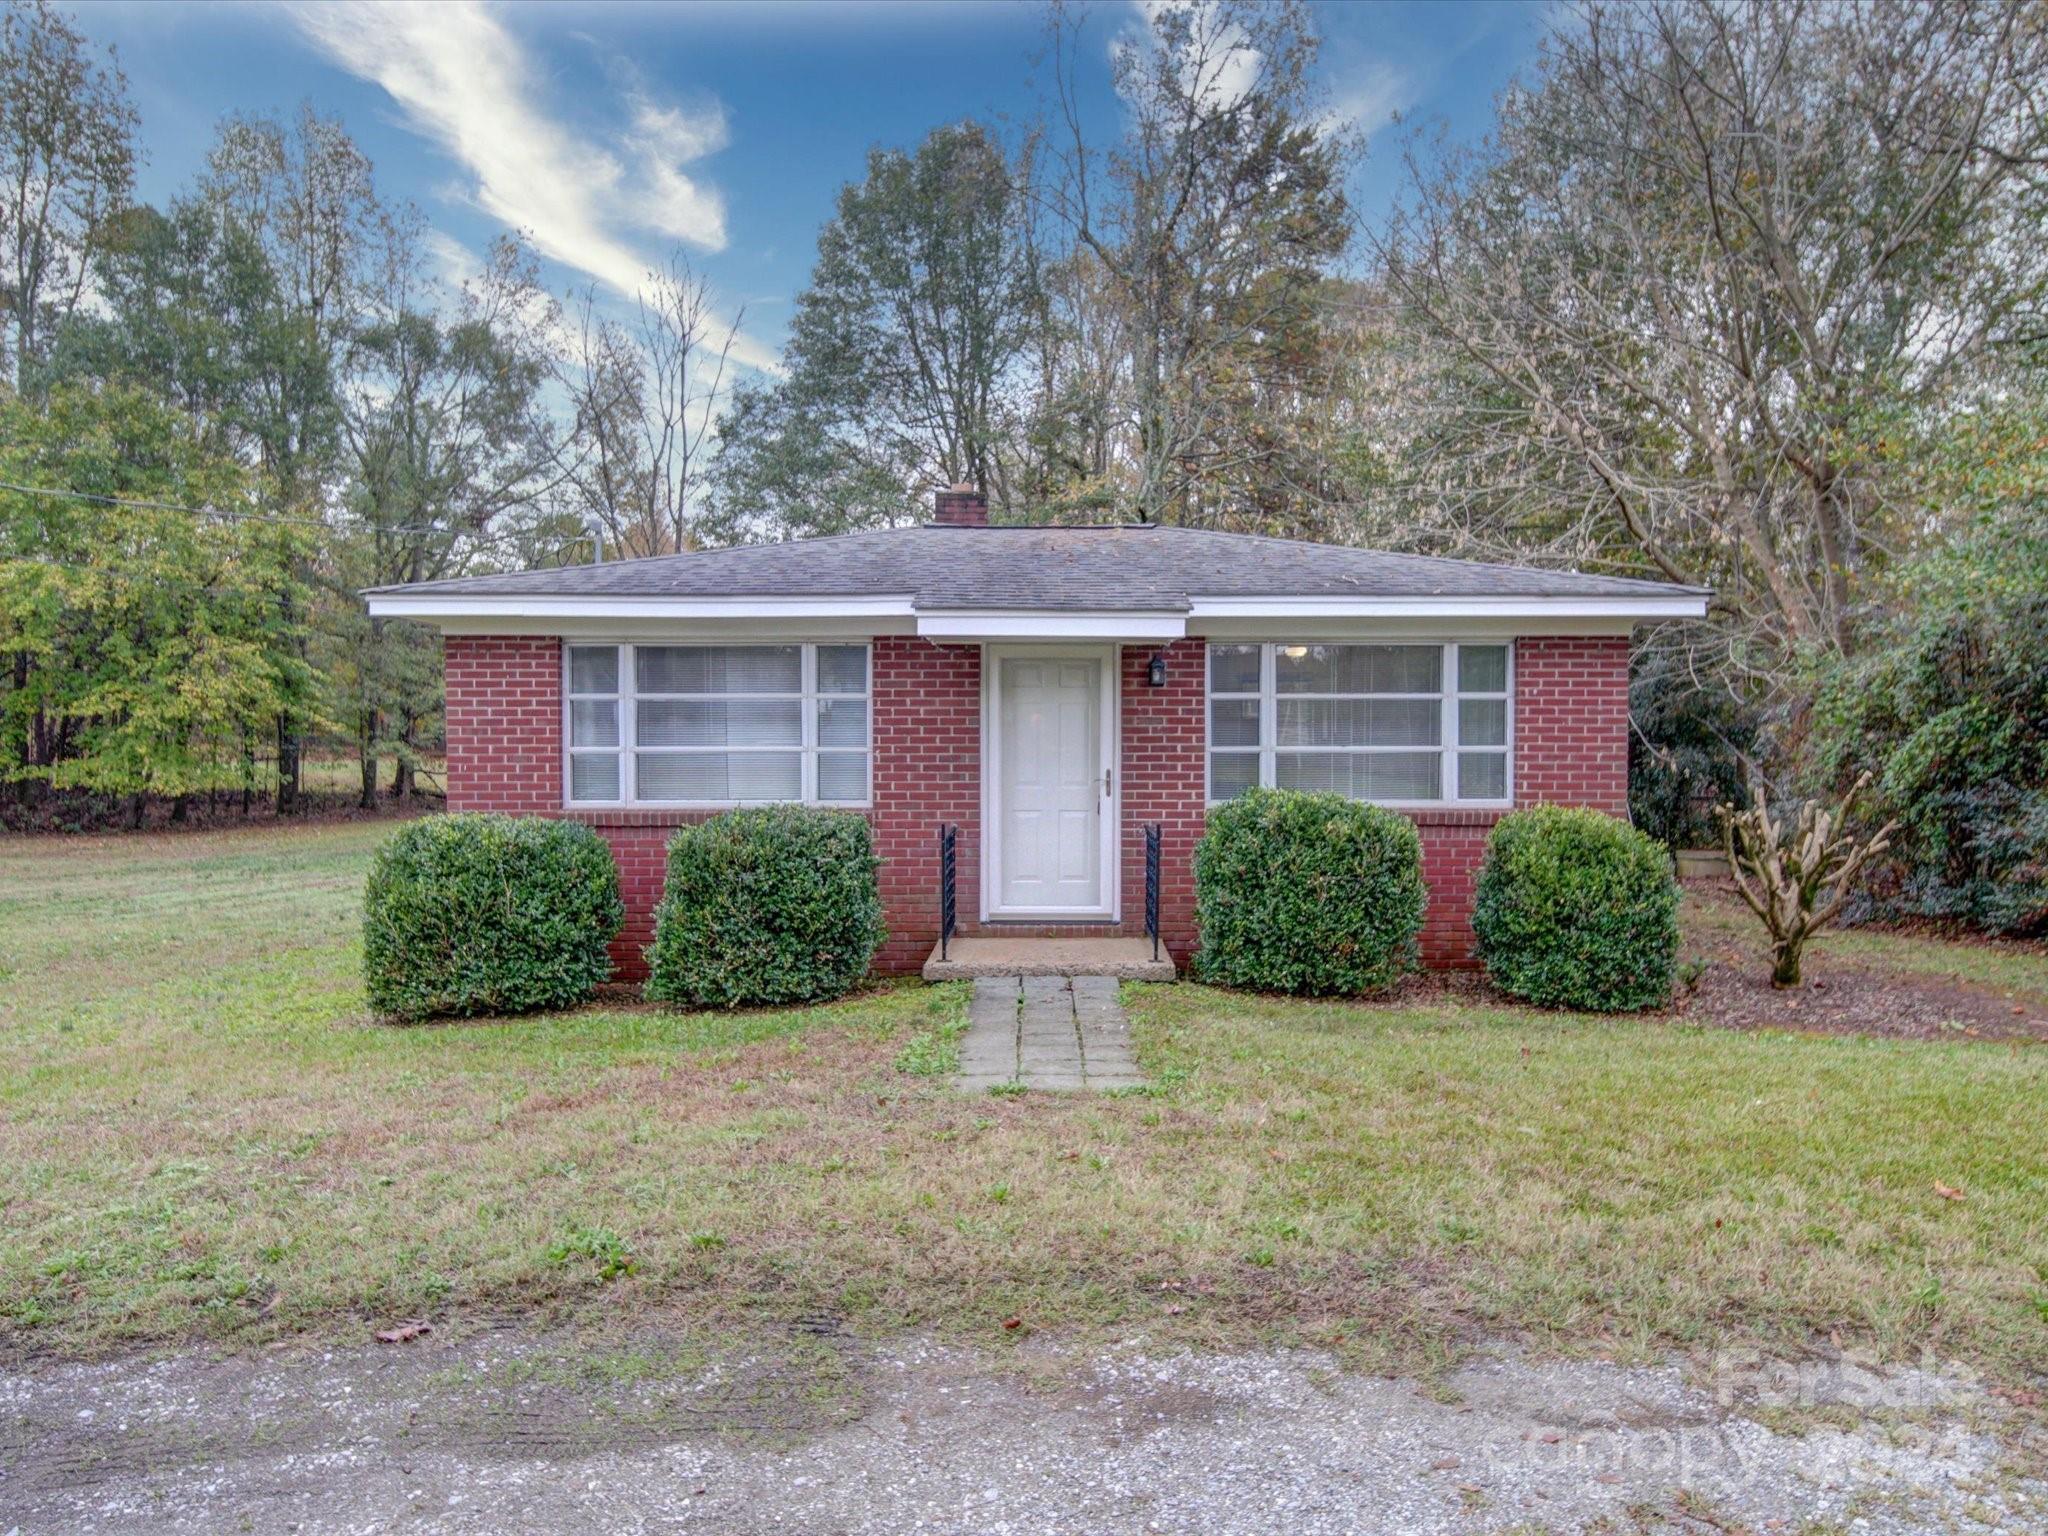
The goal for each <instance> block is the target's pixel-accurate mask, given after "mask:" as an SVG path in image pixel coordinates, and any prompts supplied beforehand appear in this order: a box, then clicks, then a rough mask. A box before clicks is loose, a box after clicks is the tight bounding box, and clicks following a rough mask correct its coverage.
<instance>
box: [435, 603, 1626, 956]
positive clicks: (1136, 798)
mask: <svg viewBox="0 0 2048 1536" xmlns="http://www.w3.org/2000/svg"><path fill="white" fill-rule="evenodd" d="M561 644H562V643H561V641H559V640H557V639H553V638H545V637H532V636H474V635H451V636H450V637H449V638H448V641H447V665H446V676H447V722H448V724H447V736H448V806H449V809H450V810H457V811H501V812H505V813H507V814H511V815H526V816H535V815H538V816H562V815H574V816H575V817H576V818H577V819H578V820H580V821H584V822H586V823H588V824H589V825H591V826H593V827H595V828H596V829H597V830H598V831H599V833H600V834H602V835H603V837H604V838H605V840H606V841H607V842H608V843H610V845H611V848H612V852H613V855H614V856H615V857H616V858H617V860H618V864H619V881H620V887H621V891H622V893H623V895H624V897H625V901H626V909H627V919H626V928H625V931H624V932H623V933H622V934H621V935H620V936H619V939H618V941H617V942H616V943H615V944H614V945H613V946H612V954H613V958H614V960H615V961H616V962H617V964H618V967H619V974H620V975H621V976H622V977H624V978H626V979H636V978H638V977H641V976H644V975H645V974H646V965H645V963H644V961H643V959H642V954H641V952H642V950H643V949H644V948H645V946H646V945H647V944H648V943H649V942H651V941H652V938H653V931H652V924H653V913H654V908H655V905H656V903H657V902H658V901H659V900H660V896H661V887H662V880H663V873H664V871H663V854H664V849H665V847H666V844H667V840H668V836H669V833H670V831H671V829H673V828H675V827H677V826H680V825H683V824H685V823H687V822H693V821H701V820H703V819H704V817H705V816H707V815H710V814H712V813H710V812H677V811H578V812H566V811H564V810H563V809H562V805H561V775H562V662H561ZM1160 649H1161V648H1160V647H1157V646H1149V645H1146V646H1137V645H1127V646H1124V647H1123V648H1122V652H1121V663H1120V667H1119V673H1120V690H1121V695H1122V696H1121V700H1120V709H1121V718H1120V724H1119V730H1120V734H1121V742H1122V750H1121V752H1120V759H1121V768H1120V778H1121V780H1122V828H1121V878H1122V884H1123V892H1122V894H1123V901H1122V910H1123V912H1124V915H1125V921H1124V922H1123V923H1122V924H1120V925H1119V924H1099V925H1085V926H1070V925H1064V924H1063V925H1060V926H1059V927H1058V928H1057V929H1046V930H1034V929H1031V928H1019V927H1018V926H1016V925H1013V924H1004V925H1002V926H1001V929H1000V931H1001V932H1004V933H1011V934H1017V933H1029V932H1033V931H1051V932H1058V933H1062V934H1069V935H1075V936H1079V935H1086V934H1138V933H1142V932H1143V931H1144V893H1145V863H1144V858H1145V852H1144V833H1143V828H1144V826H1145V824H1146V823H1148V822H1154V821H1156V822H1159V823H1161V824H1162V826H1163V828H1164V849H1163V853H1164V862H1163V866H1162V870H1161V886H1160V929H1161V933H1162V936H1163V938H1164V940H1165V942H1166V945H1167V947H1168V948H1169V949H1171V950H1172V952H1173V955H1174V958H1175V959H1176V960H1180V961H1182V962H1185V961H1186V959H1187V957H1188V955H1189V953H1190V951H1191V950H1192V949H1193V948H1194V944H1195V939H1196V932H1195V892H1194V872H1193V855H1194V848H1195V844H1196V842H1197V841H1198V840H1199V839H1200V837H1201V835H1202V828H1203V824H1204V810H1205V808H1204V805H1203V798H1202V796H1203V786H1204V783H1205V764H1204V762H1203V750H1204V738H1205V729H1204V722H1203V709H1204V698H1205V693H1206V686H1205V684H1206V668H1205V655H1204V651H1205V643H1204V642H1203V641H1201V640H1178V641H1175V642H1173V643H1172V644H1171V645H1168V646H1166V647H1164V650H1165V655H1166V672H1167V681H1166V686H1164V687H1163V688H1153V687H1151V686H1150V685H1149V683H1148V681H1147V677H1146V672H1147V668H1148V666H1149V664H1150V662H1151V659H1152V657H1153V655H1154V654H1155V653H1156V652H1157V651H1158V650H1160ZM1628 657H1629V645H1628V641H1627V639H1626V638H1624V637H1621V636H1600V637H1563V636H1558V637H1535V638H1526V639H1522V640H1520V641H1518V642H1516V647H1515V732H1514V734H1515V759H1514V774H1515V803H1516V804H1517V805H1535V804H1538V803H1541V802H1545V801H1549V802H1554V803H1558V804H1570V805H1590V806H1593V807H1595V808H1596V809H1599V810H1603V811H1607V812H1610V813H1612V814H1614V815H1621V816H1625V815H1627V814H1628ZM981 689H982V677H981V651H980V648H979V647H977V646H973V645H939V644H936V643H934V642H932V641H929V640H921V639H917V638H914V637H910V636H900V635H888V636H880V637H878V638H877V639H876V640H875V642H874V676H873V708H874V722H875V751H874V809H873V810H872V811H871V812H870V813H869V815H870V819H871V821H872V822H873V824H874V828H875V842H876V848H877V851H878V852H879V853H880V855H881V857H882V860H883V863H882V875H881V890H882V904H883V908H884V910H885V912H886V913H887V918H888V924H889V941H888V943H887V945H886V946H885V947H884V948H883V950H882V953H881V955H880V956H879V957H878V960H877V965H878V968H879V969H881V970H882V971H884V972H887V973H908V972H914V971H916V970H917V968H918V967H919V966H921V965H922V964H923V963H924V960H925V957H926V956H927V955H928V954H930V952H931V949H932V946H933V945H934V944H935V943H937V942H938V927H939V899H938V847H937V838H938V826H939V823H940V822H942V821H944V822H950V823H952V824H954V825H956V826H957V827H958V828H959V829H960V831H959V843H958V880H959V885H958V896H959V912H960V926H961V929H962V931H963V932H968V933H972V932H975V931H977V930H979V929H980V928H981V927H982V925H981V924H980V923H979V922H978V920H977V917H978V914H979V912H980V910H981V907H980V894H981V893H980V878H981V836H982V828H981V788H982V786H981ZM1500 815H1501V813H1500V812H1497V811H1466V810H1442V811H1419V812H1416V813H1414V817H1415V821H1416V823H1417V825H1418V827H1419V828H1420V831H1421V836H1422V862H1423V878H1424V880H1425V881H1426V883H1427V884H1428V886H1429V893H1430V900H1429V911H1428V915H1427V917H1426V919H1425V921H1424V925H1423V933H1422V954H1423V959H1424V961H1425V962H1426V963H1427V964H1429V965H1432V966H1443V967H1451V966H1463V965H1470V964H1471V963H1472V929H1471V912H1472V888H1473V881H1474V879H1475V877H1476V875H1477V872H1478V868H1479V862H1480V859H1481V857H1482V855H1483V853H1484V851H1485V846H1486V836H1487V832H1488V831H1489V829H1490V828H1491V827H1492V825H1493V823H1494V822H1496V821H1497V820H1499V818H1500Z"/></svg>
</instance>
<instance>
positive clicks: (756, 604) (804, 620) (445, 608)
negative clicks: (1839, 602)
mask: <svg viewBox="0 0 2048 1536" xmlns="http://www.w3.org/2000/svg"><path fill="white" fill-rule="evenodd" d="M365 596H366V598H367V600H368V603H369V608H370V613H371V614H372V616H374V617H377V618H392V619H416V620H419V621H421V622H424V623H429V624H437V625H439V626H440V627H441V628H443V629H446V630H449V631H451V632H453V633H465V632H467V633H499V634H509V633H515V632H517V631H519V630H520V629H522V628H523V629H524V630H525V631H527V632H528V633H531V632H533V631H534V630H536V629H538V630H541V631H543V632H553V633H563V634H571V633H585V634H588V633H592V632H594V631H596V630H599V629H602V628H605V627H607V626H613V627H631V628H634V629H636V630H639V629H642V628H643V627H647V626H661V627H667V626H674V627H677V628H685V627H686V628H689V629H692V630H695V629H698V628H700V627H701V628H704V629H709V630H714V631H715V630H718V629H721V628H725V627H728V626H729V627H730V628H731V629H732V630H733V631H735V632H738V631H742V630H744V631H746V632H749V633H754V634H759V633H772V632H773V631H774V629H775V628H776V626H778V625H780V626H787V627H788V628H789V629H790V630H791V631H792V632H795V631H797V630H803V631H805V632H809V631H811V630H814V629H817V628H819V627H820V626H826V627H830V628H832V629H834V630H837V631H843V632H846V633H860V632H863V631H866V632H871V633H875V634H917V635H922V636H924V637H926V638H927V639H931V640H939V641H948V642H952V643H956V644H958V643H965V642H969V641H976V640H1127V641H1137V642H1157V641H1166V640H1178V639H1180V638H1181V637H1182V636H1185V635H1191V634H1192V635H1205V634H1211V633H1222V632H1229V633H1234V634H1242V633H1244V632H1245V631H1246V629H1247V627H1262V628H1266V629H1269V630H1271V631H1272V632H1273V633H1275V634H1277V633H1279V632H1280V631H1281V630H1283V629H1287V628H1290V627H1296V628H1298V627H1304V626H1311V625H1312V626H1315V627H1316V628H1317V629H1318V630H1325V629H1345V628H1349V627H1352V626H1357V627H1359V628H1361V629H1366V628H1372V629H1384V628H1390V627H1398V626H1414V625H1444V624H1458V623H1472V624H1483V625H1485V626H1486V627H1487V628H1488V629H1493V628H1495V627H1498V626H1506V627H1512V628H1517V629H1523V630H1528V629H1530V628H1532V627H1534V626H1541V625H1550V624H1556V625H1559V626H1561V627H1565V626H1569V627H1570V628H1572V629H1575V630H1576V629H1581V628H1582V627H1598V628H1599V629H1602V630H1606V629H1609V628H1613V629H1615V630H1619V631H1624V632H1625V631H1626V629H1627V628H1628V627H1629V626H1631V625H1634V624H1639V623H1649V622H1654V621H1657V620H1663V619H1698V618H1704V617H1705V616H1706V611H1707V596H1706V594H1705V593H1702V592H1696V591H1685V590H1678V591H1673V592H1670V593H1668V594H1667V593H1657V592H1645V593H1641V594H1630V595H1629V596H1626V597H1256V598H1238V597H1233V598H1201V597H1198V598H1195V599H1193V601H1192V602H1191V604H1190V605H1189V607H1188V609H1187V610H1186V611H1184V612H1182V611H1167V610H1153V611H1129V610H1120V609H1119V610H1072V609H1052V608H975V609H940V610H927V611H920V610H919V609H918V608H917V606H916V604H915V603H914V602H913V601H912V599H911V598H910V597H909V596H907V595H904V596H887V597H800V598H799V597H725V598H698V597H692V598H676V597H567V596H560V595H556V596H548V595H528V594H517V595H510V594H503V593H492V594H481V593H478V594H457V593H451V592H441V593H433V592H407V591H403V590H393V589H389V588H387V589H384V590H380V591H373V592H370V593H367V594H365Z"/></svg>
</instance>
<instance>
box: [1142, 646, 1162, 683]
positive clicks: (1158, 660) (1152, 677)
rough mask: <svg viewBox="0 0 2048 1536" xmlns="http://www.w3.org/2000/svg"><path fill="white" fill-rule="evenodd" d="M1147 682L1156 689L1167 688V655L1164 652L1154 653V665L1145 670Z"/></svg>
mask: <svg viewBox="0 0 2048 1536" xmlns="http://www.w3.org/2000/svg"><path fill="white" fill-rule="evenodd" d="M1145 681H1146V682H1147V683H1149V684H1150V685H1151V686H1152V687H1154V688H1164V687H1165V686H1166V653H1165V652H1164V651H1154V652H1153V653H1152V664H1151V665H1150V666H1149V667H1147V668H1146V669H1145Z"/></svg>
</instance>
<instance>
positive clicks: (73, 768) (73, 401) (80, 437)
mask: <svg viewBox="0 0 2048 1536" xmlns="http://www.w3.org/2000/svg"><path fill="white" fill-rule="evenodd" d="M0 480H5V481H7V482H9V483H11V484H15V485H24V486H29V487H36V488H48V489H49V490H50V491H52V492H60V493H64V494H51V495H42V494H36V493H34V492H33V491H30V492H20V491H0V645H4V646H5V648H6V650H7V651H8V652H9V653H11V655H12V657H13V663H14V664H13V670H12V675H11V677H10V686H9V687H8V688H7V690H6V691H5V693H4V694H0V740H4V750H5V761H6V765H7V767H6V772H7V775H8V777H9V778H10V779H12V780H14V781H16V782H18V783H23V784H27V783H32V782H41V783H45V784H48V785H51V786H53V787H56V788H60V789H63V788H74V789H84V790H92V791H96V792H100V793H105V794H114V795H126V796H130V797H131V798H132V804H133V807H134V814H135V816H136V818H137V819H138V820H139V818H140V815H141V811H142V805H143V797H144V796H145V795H162V796H169V797H171V798H172V799H173V800H174V801H175V802H176V803H177V806H178V808H179V809H180V810H182V806H183V802H184V798H185V797H187V796H190V795H192V794H194V793H196V792H199V791H203V790H214V789H222V788H247V787H248V786H249V785H251V784H252V783H253V779H254V759H255V749H256V746H257V743H258V742H259V740H261V739H262V738H263V736H264V734H265V733H266V732H267V730H268V728H269V726H270V724H271V722H273V721H274V720H275V719H276V718H277V715H278V713H279V712H280V711H281V710H286V709H297V710H305V711H308V712H310V709H311V701H312V694H313V678H312V676H311V673H310V672H309V670H308V668H307V667H306V665H305V663H304V661H303V660H302V659H301V657H300V654H299V641H300V638H301V636H300V634H299V632H298V628H297V626H298V624H299V622H300V621H299V619H298V618H297V615H298V614H300V613H302V612H303V611H304V597H305V594H304V593H303V591H301V590H299V589H298V587H297V586H296V578H295V575H294V571H295V568H296V566H297V564H298V562H299V561H300V560H301V559H302V558H303V555H304V550H303V547H302V546H303V540H302V537H301V535H300V534H299V532H298V531H297V530H294V529H291V528H289V527H284V526H280V525H277V524H274V523H268V522H262V521H257V520H256V519H255V517H254V516H247V517H237V516H231V515H224V514H231V513H237V512H239V513H244V514H257V513H258V509H259V507H260V505H261V503H260V500H259V498H258V497H257V496H256V495H255V494H254V493H253V489H252V486H251V482H250V477H249V476H248V474H247V472H246V471H245V470H244V469H243V468H242V467H241V466H240V465H238V464H236V463H235V462H234V461H233V460H231V459H229V458H227V457H225V456H223V455H221V454H219V453H218V452H216V451H213V450H210V449H209V448H208V447H207V446H206V445H205V444H204V443H203V442H202V441H201V440H200V438H199V436H198V434H197V433H195V432H194V431H193V429H192V426H191V424H190V422H189V421H188V420H187V419H186V418H185V417H184V416H183V415H182V414H180V413H179V412H177V411H175V410H173V409H171V408H169V407H167V406H165V405H163V404H161V403H160V402H158V401H157V400H155V399H153V398H152V397H151V396H149V395H147V394H145V393H143V392H142V391H140V390H136V389H133V388H129V387H124V386H109V387H108V388H106V389H104V390H99V391H94V390H88V389H82V388H75V387H68V386H67V387H61V388H59V389H57V390H55V391H53V392H52V394H51V395H50V396H49V397H48V400H47V403H46V405H45V406H43V407H42V408H36V407H34V406H32V405H31V404H29V403H26V402H24V401H23V400H21V399H20V398H18V397H17V398H15V399H11V400H8V401H6V402H4V403H0ZM84 498H96V499H84ZM193 509H211V510H212V512H214V513H216V514H223V515H208V512H207V511H205V510H193Z"/></svg>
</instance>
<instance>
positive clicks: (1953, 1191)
mask: <svg viewBox="0 0 2048 1536" xmlns="http://www.w3.org/2000/svg"><path fill="white" fill-rule="evenodd" d="M1934 1192H1935V1193H1936V1194H1937V1195H1939V1196H1941V1198H1942V1199H1944V1200H1960V1199H1962V1198H1963V1192H1962V1191H1961V1190H1960V1189H1957V1188H1956V1187H1955V1185H1953V1184H1944V1183H1942V1182H1941V1180H1939V1179H1936V1180H1935V1181H1934Z"/></svg>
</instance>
